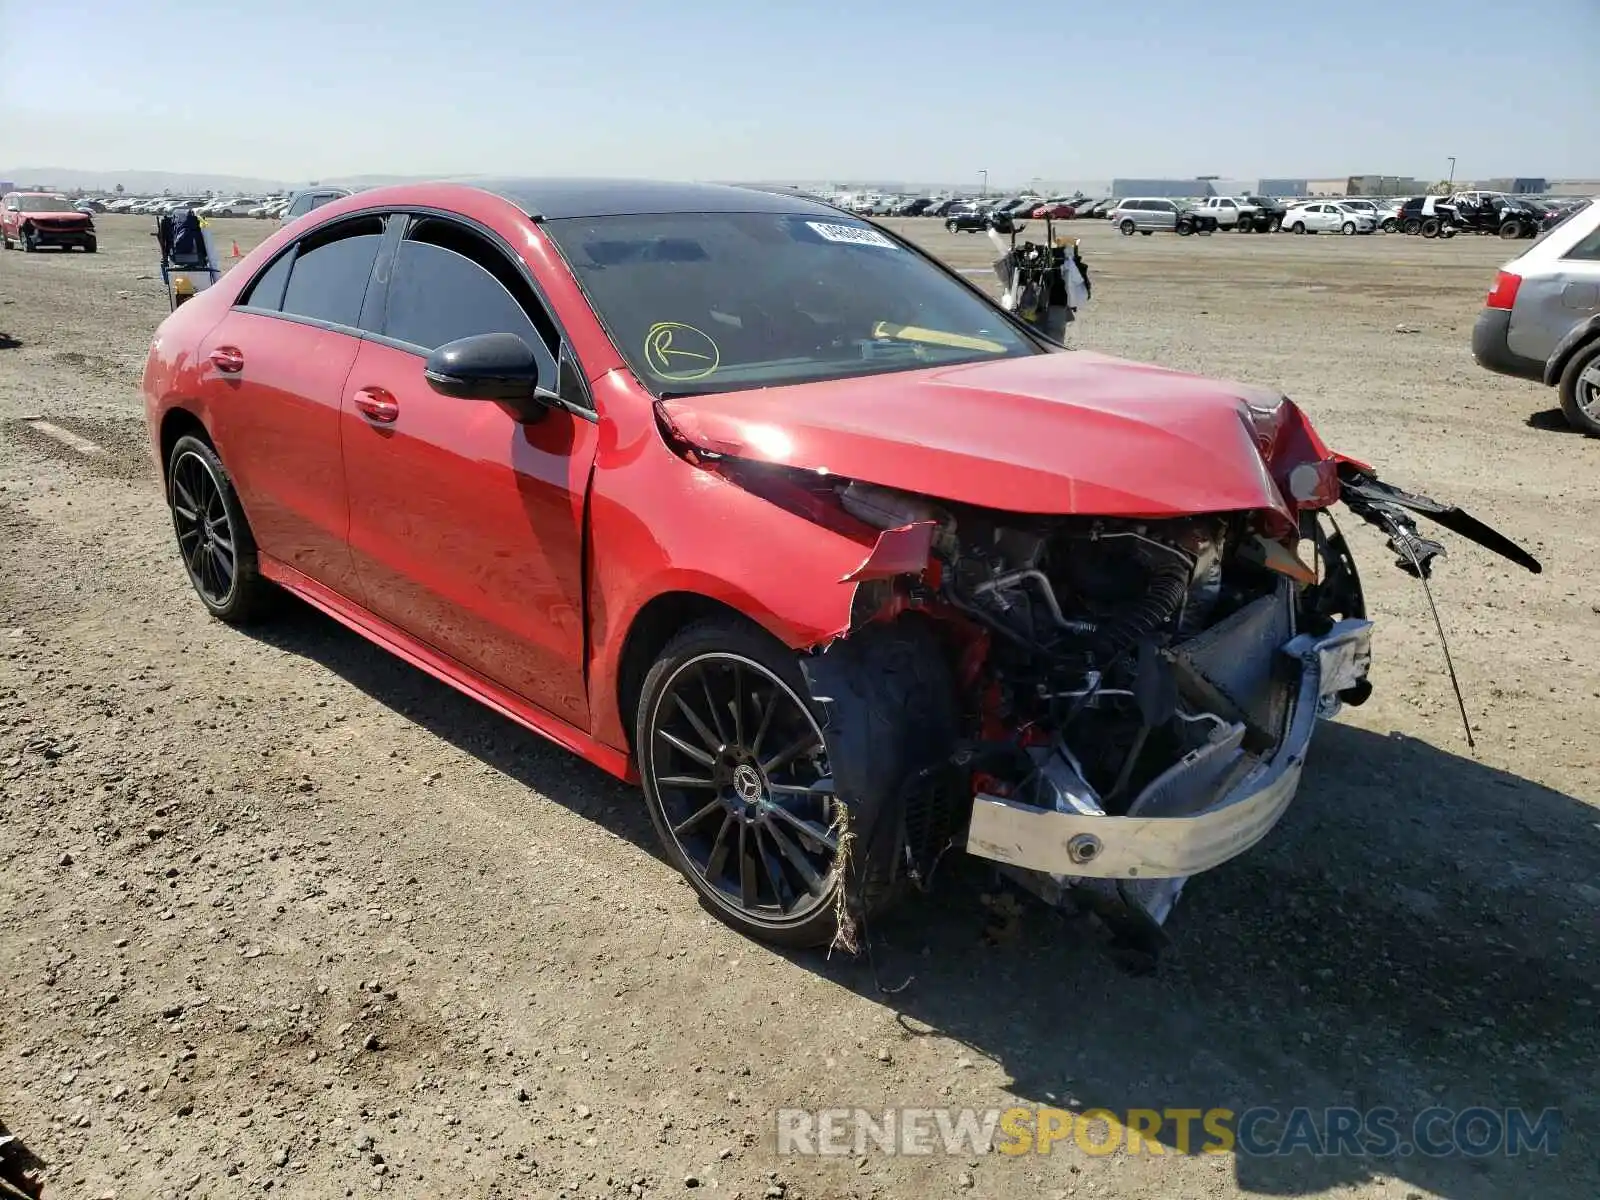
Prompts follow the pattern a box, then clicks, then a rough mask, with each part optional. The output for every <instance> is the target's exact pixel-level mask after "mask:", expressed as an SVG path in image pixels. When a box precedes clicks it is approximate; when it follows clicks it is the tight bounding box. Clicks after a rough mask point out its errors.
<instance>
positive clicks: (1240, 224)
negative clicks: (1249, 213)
mask: <svg viewBox="0 0 1600 1200" xmlns="http://www.w3.org/2000/svg"><path fill="white" fill-rule="evenodd" d="M1233 231H1234V232H1235V233H1254V232H1255V226H1254V225H1252V224H1251V223H1250V218H1249V217H1240V218H1239V219H1238V221H1236V222H1235V223H1234V226H1233Z"/></svg>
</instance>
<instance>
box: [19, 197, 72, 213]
mask: <svg viewBox="0 0 1600 1200" xmlns="http://www.w3.org/2000/svg"><path fill="white" fill-rule="evenodd" d="M17 202H18V204H19V205H20V206H21V208H22V211H23V212H76V211H77V209H75V208H73V207H72V202H71V201H70V200H63V199H62V198H61V197H60V196H18V197H17Z"/></svg>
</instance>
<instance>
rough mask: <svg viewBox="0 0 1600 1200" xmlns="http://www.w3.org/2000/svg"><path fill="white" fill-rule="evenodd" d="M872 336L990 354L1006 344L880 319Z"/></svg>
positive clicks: (1003, 349)
mask: <svg viewBox="0 0 1600 1200" xmlns="http://www.w3.org/2000/svg"><path fill="white" fill-rule="evenodd" d="M872 336H873V337H875V338H894V339H896V340H898V341H902V342H926V343H928V344H929V345H931V346H951V347H954V348H955V349H957V350H985V351H987V352H988V353H990V354H1003V353H1004V352H1005V346H1003V345H1002V344H1001V343H999V342H991V341H990V340H989V339H988V338H981V337H972V336H970V335H968V334H965V333H946V332H945V331H944V330H942V329H924V328H922V327H921V326H920V325H896V324H894V323H893V322H892V321H879V322H878V323H877V324H876V325H874V326H873V327H872Z"/></svg>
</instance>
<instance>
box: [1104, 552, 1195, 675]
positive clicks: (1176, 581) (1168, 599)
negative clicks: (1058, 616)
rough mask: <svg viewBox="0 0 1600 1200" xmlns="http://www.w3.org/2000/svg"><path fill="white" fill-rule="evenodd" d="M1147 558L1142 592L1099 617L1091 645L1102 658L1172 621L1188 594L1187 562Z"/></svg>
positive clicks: (1125, 647) (1124, 648) (1113, 656)
mask: <svg viewBox="0 0 1600 1200" xmlns="http://www.w3.org/2000/svg"><path fill="white" fill-rule="evenodd" d="M1147 561H1148V565H1149V567H1150V580H1149V585H1148V586H1147V587H1146V588H1145V590H1144V594H1143V595H1141V596H1140V597H1139V598H1138V599H1137V600H1135V601H1133V602H1132V603H1131V604H1128V605H1127V606H1126V607H1124V608H1123V609H1122V610H1121V611H1120V612H1118V613H1117V615H1116V616H1114V617H1112V618H1110V619H1109V620H1105V621H1102V622H1101V623H1100V628H1099V630H1098V631H1097V632H1096V633H1095V635H1094V637H1093V639H1092V640H1091V645H1092V646H1093V647H1094V649H1095V650H1096V651H1097V652H1098V653H1100V654H1101V655H1103V656H1104V657H1106V658H1115V657H1116V656H1117V655H1119V654H1121V653H1122V652H1123V651H1125V650H1128V649H1129V648H1131V647H1132V646H1133V645H1134V644H1135V643H1136V642H1138V641H1139V640H1140V639H1141V638H1146V637H1149V636H1150V635H1151V634H1153V633H1155V632H1156V631H1157V630H1159V629H1162V628H1164V627H1165V626H1168V625H1170V624H1172V622H1173V620H1174V619H1175V618H1176V617H1177V616H1178V613H1179V611H1180V610H1181V609H1182V608H1183V602H1184V600H1185V599H1186V598H1187V597H1188V594H1189V574H1190V568H1189V566H1188V564H1186V563H1184V562H1182V561H1179V560H1175V559H1172V558H1167V557H1165V556H1163V557H1160V558H1154V557H1152V558H1151V559H1149V560H1147Z"/></svg>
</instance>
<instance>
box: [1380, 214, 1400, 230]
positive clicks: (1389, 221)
mask: <svg viewBox="0 0 1600 1200" xmlns="http://www.w3.org/2000/svg"><path fill="white" fill-rule="evenodd" d="M1399 227H1400V223H1399V222H1398V221H1396V220H1395V219H1394V218H1393V217H1388V218H1385V220H1384V222H1383V224H1382V225H1380V226H1379V227H1378V228H1380V229H1382V230H1383V231H1384V232H1385V233H1393V232H1394V231H1395V230H1396V229H1398V228H1399Z"/></svg>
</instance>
